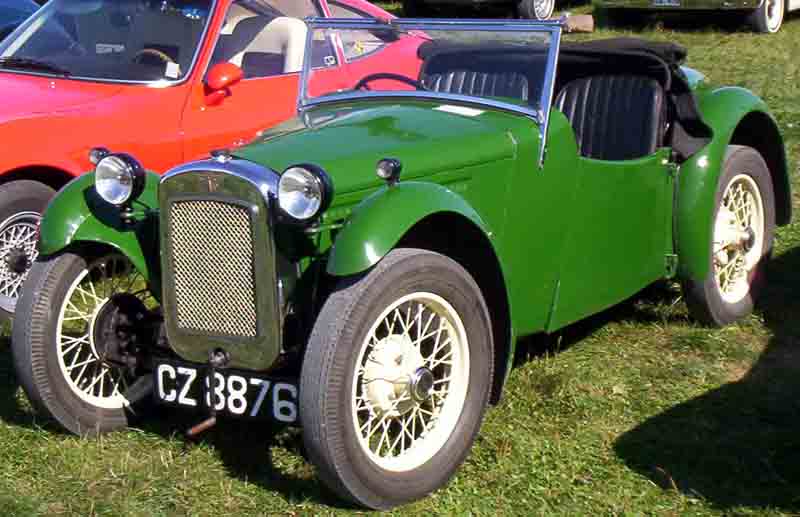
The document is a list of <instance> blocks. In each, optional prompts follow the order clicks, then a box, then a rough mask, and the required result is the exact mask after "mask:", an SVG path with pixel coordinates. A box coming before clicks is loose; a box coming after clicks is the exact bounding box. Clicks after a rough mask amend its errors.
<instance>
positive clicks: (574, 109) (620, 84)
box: [555, 75, 667, 160]
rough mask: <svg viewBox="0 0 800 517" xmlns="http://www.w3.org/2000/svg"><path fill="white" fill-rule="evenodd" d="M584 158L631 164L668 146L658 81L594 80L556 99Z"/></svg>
mask: <svg viewBox="0 0 800 517" xmlns="http://www.w3.org/2000/svg"><path fill="white" fill-rule="evenodd" d="M555 107H556V108H558V109H559V110H561V111H562V112H563V113H564V115H566V116H567V118H568V119H569V121H570V123H571V124H572V128H573V130H574V131H575V138H576V139H577V142H578V148H579V150H580V153H581V155H582V156H585V157H587V158H594V159H597V160H630V159H634V158H641V157H643V156H647V155H650V154H653V153H654V152H655V151H656V149H658V148H659V147H660V146H661V145H663V142H664V133H665V130H666V115H667V112H666V101H665V95H664V89H663V88H662V87H661V85H660V84H659V83H658V81H656V80H655V79H652V78H649V77H643V76H637V75H592V76H589V77H581V78H579V79H574V80H572V81H570V82H569V83H567V84H566V85H564V87H563V88H561V91H560V92H559V93H558V95H557V96H556V100H555Z"/></svg>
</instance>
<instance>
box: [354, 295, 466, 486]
mask: <svg viewBox="0 0 800 517" xmlns="http://www.w3.org/2000/svg"><path fill="white" fill-rule="evenodd" d="M356 364H357V368H358V371H357V373H356V375H355V376H354V382H353V406H354V407H353V425H354V426H355V427H356V430H357V435H358V437H359V443H360V445H361V447H362V448H363V450H364V452H365V453H366V454H367V455H368V456H369V457H370V458H371V459H372V460H373V461H374V462H375V463H376V464H378V465H379V466H381V467H382V468H385V469H386V470H391V471H408V470H412V469H414V468H417V467H419V466H420V465H422V464H423V463H425V462H426V461H428V460H429V459H430V458H431V457H433V455H434V454H436V453H437V452H438V451H439V449H441V447H442V446H443V445H444V442H445V441H446V440H447V438H448V437H449V436H450V435H451V434H452V432H453V429H454V427H455V425H456V422H457V420H458V417H459V415H460V414H461V409H462V407H463V405H464V400H465V398H466V391H467V385H468V383H469V347H468V343H467V336H466V331H465V330H464V325H463V323H462V321H461V318H460V317H459V315H458V313H457V312H456V311H455V309H454V308H453V307H452V306H451V305H450V304H449V303H448V302H447V301H445V300H444V299H442V298H441V297H439V296H437V295H434V294H431V293H424V292H418V293H413V294H410V295H407V296H404V297H402V298H400V299H399V300H397V301H396V302H394V303H393V304H392V305H391V306H389V307H388V308H387V309H386V310H385V311H383V313H382V314H381V315H380V317H379V318H378V319H377V321H375V323H374V325H373V326H372V328H371V329H370V331H369V333H368V335H367V337H366V339H365V340H364V342H363V344H362V346H361V350H360V352H359V358H358V361H357V363H356Z"/></svg>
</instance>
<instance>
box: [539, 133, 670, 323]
mask: <svg viewBox="0 0 800 517" xmlns="http://www.w3.org/2000/svg"><path fill="white" fill-rule="evenodd" d="M669 157H670V151H669V149H660V150H658V151H656V152H655V153H654V154H651V155H648V156H644V157H640V158H636V159H631V160H621V161H604V160H596V159H591V158H586V157H580V158H579V159H578V185H577V188H576V191H575V197H574V200H573V201H572V202H571V204H570V208H569V210H570V212H571V213H570V219H571V220H572V224H571V227H570V228H569V231H568V235H567V240H566V242H565V245H564V249H563V252H562V254H561V272H560V274H559V288H558V293H557V300H556V304H555V307H554V311H553V316H552V318H551V321H550V323H549V325H548V327H549V329H550V330H554V329H557V328H560V327H563V326H564V325H567V324H569V323H572V322H575V321H577V320H579V319H581V318H583V317H585V316H588V315H590V314H594V313H597V312H599V311H602V310H604V309H606V308H608V307H610V306H612V305H614V304H617V303H619V302H621V301H623V300H625V299H627V298H629V297H630V296H633V295H634V294H636V293H637V292H638V291H640V290H641V289H643V288H644V287H646V286H647V285H649V284H651V283H652V282H654V281H656V280H658V279H660V278H663V277H664V276H665V272H666V268H667V260H668V257H667V256H668V255H669V254H670V253H671V250H672V241H671V239H672V232H671V224H672V223H671V221H672V189H673V182H672V175H671V172H670V171H671V168H670V165H669Z"/></svg>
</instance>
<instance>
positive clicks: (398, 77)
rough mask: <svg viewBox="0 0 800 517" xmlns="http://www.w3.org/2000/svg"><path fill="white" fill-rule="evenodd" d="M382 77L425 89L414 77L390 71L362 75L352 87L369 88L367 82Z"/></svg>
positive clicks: (355, 88) (358, 88) (357, 88)
mask: <svg viewBox="0 0 800 517" xmlns="http://www.w3.org/2000/svg"><path fill="white" fill-rule="evenodd" d="M382 79H388V80H391V81H398V82H401V83H404V84H407V85H409V86H413V87H414V88H415V89H417V90H427V88H426V87H425V85H424V84H422V83H421V82H420V81H417V80H416V79H412V78H410V77H406V76H404V75H400V74H393V73H390V72H381V73H377V74H369V75H368V76H366V77H362V78H361V80H360V81H358V82H357V83H356V85H355V86H354V87H353V89H354V90H361V89H364V90H369V89H370V88H369V86H367V85H368V84H369V83H371V82H372V81H380V80H382Z"/></svg>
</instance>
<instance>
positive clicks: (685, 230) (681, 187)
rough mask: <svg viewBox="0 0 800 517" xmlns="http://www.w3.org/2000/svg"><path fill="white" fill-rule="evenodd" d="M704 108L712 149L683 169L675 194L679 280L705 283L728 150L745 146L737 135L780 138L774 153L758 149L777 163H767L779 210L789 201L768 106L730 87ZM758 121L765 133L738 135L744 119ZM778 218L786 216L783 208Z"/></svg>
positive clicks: (710, 96) (705, 99) (709, 97)
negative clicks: (716, 198)
mask: <svg viewBox="0 0 800 517" xmlns="http://www.w3.org/2000/svg"><path fill="white" fill-rule="evenodd" d="M699 103H700V109H701V112H702V113H703V120H704V121H705V122H706V123H707V124H708V125H709V126H711V128H712V129H713V132H714V136H713V140H712V141H711V143H710V144H708V145H707V146H706V147H704V148H703V149H702V150H700V151H699V152H698V153H696V154H695V155H694V156H693V157H692V158H690V159H689V160H687V161H686V162H684V163H683V164H682V165H681V167H680V172H679V178H678V190H677V193H676V194H677V202H676V209H677V212H676V218H675V235H676V238H675V246H676V251H677V254H678V257H679V267H678V274H679V276H681V277H683V278H692V279H695V280H698V281H701V280H703V279H704V278H706V275H708V274H709V272H710V267H711V255H710V254H711V246H710V243H711V240H712V233H713V215H714V214H713V212H714V195H715V193H716V189H717V181H718V180H719V176H720V174H721V172H722V165H723V162H724V159H725V151H726V149H727V147H728V145H729V144H731V143H740V142H739V140H738V135H739V134H742V133H752V132H759V131H760V132H762V133H763V132H769V133H770V134H772V133H773V132H774V133H776V134H778V137H777V141H771V142H767V143H765V144H764V145H765V146H769V149H766V148H765V149H759V151H761V153H762V154H768V155H771V156H772V157H774V159H772V160H771V159H770V158H769V157H768V158H767V161H768V163H769V164H770V168H771V173H772V177H773V182H774V184H775V191H776V201H777V202H778V205H781V203H782V200H784V199H785V200H788V199H789V196H788V194H789V180H788V174H787V170H786V157H785V151H784V149H783V142H782V141H781V139H780V135H779V133H777V126H776V125H775V122H774V120H773V119H772V117H771V116H770V115H769V113H768V112H767V106H766V104H765V103H764V101H762V100H761V99H760V98H758V97H756V96H755V95H754V94H752V93H751V92H749V91H748V90H745V89H744V88H737V87H726V88H719V89H717V90H713V91H710V92H708V93H707V94H706V95H703V96H701V97H700V99H699ZM753 115H756V117H753ZM753 118H757V119H759V120H761V122H760V123H759V124H761V126H764V127H752V128H744V129H745V130H744V131H743V132H737V128H740V126H741V125H742V124H743V121H745V119H753ZM770 126H771V127H770ZM735 136H736V137H737V138H734V137H735ZM745 143H748V142H745ZM790 211H791V209H789V212H788V213H786V214H782V213H779V218H778V219H779V220H778V224H785V222H788V218H789V217H790ZM779 212H785V210H783V211H782V210H781V209H780V208H779Z"/></svg>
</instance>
